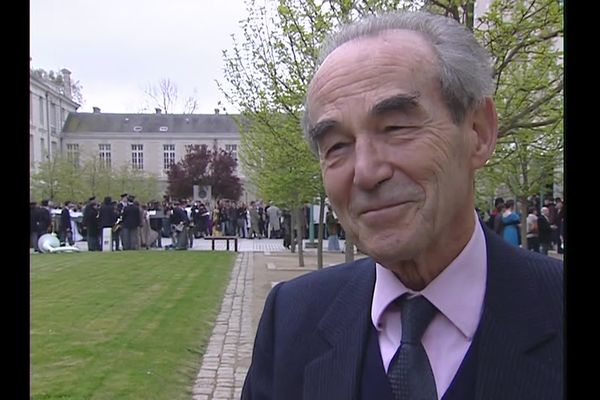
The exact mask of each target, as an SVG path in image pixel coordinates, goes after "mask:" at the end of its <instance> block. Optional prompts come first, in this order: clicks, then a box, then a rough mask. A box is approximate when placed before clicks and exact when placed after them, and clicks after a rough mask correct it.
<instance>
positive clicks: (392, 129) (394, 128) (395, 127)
mask: <svg viewBox="0 0 600 400" xmlns="http://www.w3.org/2000/svg"><path fill="white" fill-rule="evenodd" d="M402 129H406V127H405V126H400V125H389V126H386V127H385V128H384V129H383V131H384V132H396V131H400V130H402Z"/></svg>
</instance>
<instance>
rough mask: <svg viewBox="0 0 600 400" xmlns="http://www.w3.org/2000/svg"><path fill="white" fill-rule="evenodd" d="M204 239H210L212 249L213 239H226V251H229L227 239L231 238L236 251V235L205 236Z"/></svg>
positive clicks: (213, 246)
mask: <svg viewBox="0 0 600 400" xmlns="http://www.w3.org/2000/svg"><path fill="white" fill-rule="evenodd" d="M204 239H205V240H210V241H212V250H214V249H215V240H226V241H227V251H229V241H230V240H233V245H234V249H235V251H236V252H237V251H238V237H237V236H205V237H204Z"/></svg>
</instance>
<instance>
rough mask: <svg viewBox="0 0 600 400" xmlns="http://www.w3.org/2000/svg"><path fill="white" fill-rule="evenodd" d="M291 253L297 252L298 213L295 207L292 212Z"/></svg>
mask: <svg viewBox="0 0 600 400" xmlns="http://www.w3.org/2000/svg"><path fill="white" fill-rule="evenodd" d="M290 214H291V215H290V231H291V232H290V251H291V252H292V253H295V252H296V228H295V227H296V213H295V212H294V207H292V209H291V210H290Z"/></svg>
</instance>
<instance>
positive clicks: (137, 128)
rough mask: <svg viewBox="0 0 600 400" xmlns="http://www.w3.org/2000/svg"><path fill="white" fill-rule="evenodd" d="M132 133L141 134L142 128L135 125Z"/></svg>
mask: <svg viewBox="0 0 600 400" xmlns="http://www.w3.org/2000/svg"><path fill="white" fill-rule="evenodd" d="M133 131H134V132H141V131H142V127H141V126H139V125H136V126H134V127H133Z"/></svg>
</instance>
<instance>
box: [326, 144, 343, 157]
mask: <svg viewBox="0 0 600 400" xmlns="http://www.w3.org/2000/svg"><path fill="white" fill-rule="evenodd" d="M344 146H346V143H336V144H334V145H333V146H331V147H330V148H329V149H328V150H327V153H326V154H327V155H331V154H332V153H335V152H336V151H338V150H340V149H342V148H343V147H344Z"/></svg>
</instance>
